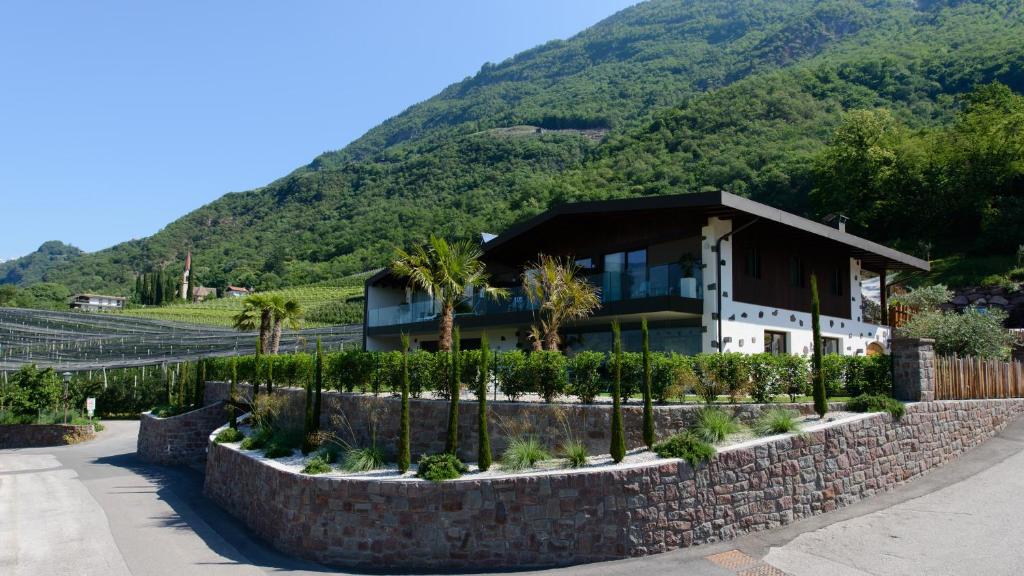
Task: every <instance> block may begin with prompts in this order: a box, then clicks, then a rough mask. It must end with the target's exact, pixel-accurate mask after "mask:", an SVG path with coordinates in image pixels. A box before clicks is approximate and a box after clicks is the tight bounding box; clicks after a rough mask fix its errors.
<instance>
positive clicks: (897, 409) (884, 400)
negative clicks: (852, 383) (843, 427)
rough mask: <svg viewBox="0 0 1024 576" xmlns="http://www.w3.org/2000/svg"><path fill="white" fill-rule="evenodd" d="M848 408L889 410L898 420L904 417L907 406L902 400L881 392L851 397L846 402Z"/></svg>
mask: <svg viewBox="0 0 1024 576" xmlns="http://www.w3.org/2000/svg"><path fill="white" fill-rule="evenodd" d="M846 409H847V410H849V411H850V412H888V413H889V414H891V415H892V417H893V418H896V419H897V420H899V419H900V418H902V417H903V414H904V413H905V412H906V407H905V406H904V405H903V403H902V402H900V401H899V400H896V399H895V398H892V397H889V396H883V395H881V394H861V395H860V396H857V397H856V398H851V399H850V401H849V402H847V403H846Z"/></svg>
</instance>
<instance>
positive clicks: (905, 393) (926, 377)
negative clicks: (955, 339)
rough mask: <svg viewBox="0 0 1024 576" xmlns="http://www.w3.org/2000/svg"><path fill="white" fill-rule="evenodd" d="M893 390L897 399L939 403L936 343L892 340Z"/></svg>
mask: <svg viewBox="0 0 1024 576" xmlns="http://www.w3.org/2000/svg"><path fill="white" fill-rule="evenodd" d="M892 388H893V390H892V392H893V397H895V398H896V399H897V400H907V401H910V402H931V401H932V400H935V340H932V339H929V338H893V339H892Z"/></svg>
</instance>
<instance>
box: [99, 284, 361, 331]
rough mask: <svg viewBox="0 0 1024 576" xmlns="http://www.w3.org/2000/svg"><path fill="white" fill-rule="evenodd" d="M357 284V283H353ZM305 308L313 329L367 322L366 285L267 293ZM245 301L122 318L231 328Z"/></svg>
mask: <svg viewBox="0 0 1024 576" xmlns="http://www.w3.org/2000/svg"><path fill="white" fill-rule="evenodd" d="M353 284H354V282H353ZM263 294H266V295H269V296H275V295H276V296H281V297H283V298H284V299H285V300H295V301H296V302H298V303H299V304H301V305H302V308H303V310H304V311H305V314H306V319H305V321H304V323H303V324H304V325H305V326H307V327H310V328H318V327H324V326H334V325H338V324H357V323H359V322H361V321H362V319H363V303H362V295H363V288H362V284H361V283H359V284H355V285H348V286H346V285H342V286H299V287H294V288H284V289H281V290H273V291H268V292H263ZM242 301H243V298H232V297H227V298H217V299H213V300H208V301H206V302H200V303H199V304H185V303H180V304H170V305H165V306H150V307H139V308H129V309H126V310H124V311H123V312H119V313H118V315H121V316H132V317H136V318H148V319H151V320H160V321H170V322H180V323H186V324H200V325H205V326H218V327H222V328H231V322H232V317H234V315H235V314H237V313H238V312H239V311H240V310H241V309H242Z"/></svg>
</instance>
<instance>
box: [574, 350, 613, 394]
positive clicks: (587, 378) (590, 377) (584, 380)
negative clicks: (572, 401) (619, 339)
mask: <svg viewBox="0 0 1024 576" xmlns="http://www.w3.org/2000/svg"><path fill="white" fill-rule="evenodd" d="M603 362H604V354H602V353H600V352H593V351H590V350H583V351H581V352H577V353H576V355H575V356H573V357H572V358H569V359H568V361H567V363H568V366H569V372H570V378H569V393H570V394H572V395H573V396H576V397H577V398H579V401H580V402H582V403H584V404H590V403H592V402H593V401H594V398H596V397H597V395H598V394H600V393H601V392H602V391H604V389H605V388H604V382H603V381H602V380H601V364H602V363H603Z"/></svg>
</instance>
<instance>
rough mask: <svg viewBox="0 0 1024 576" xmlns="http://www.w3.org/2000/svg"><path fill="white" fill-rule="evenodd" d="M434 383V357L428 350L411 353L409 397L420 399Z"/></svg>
mask: <svg viewBox="0 0 1024 576" xmlns="http://www.w3.org/2000/svg"><path fill="white" fill-rule="evenodd" d="M433 381H434V355H433V354H431V353H430V352H427V351H426V350H414V351H411V352H409V396H412V397H413V398H419V397H420V396H422V395H423V391H424V390H430V388H431V385H432V383H433Z"/></svg>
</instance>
